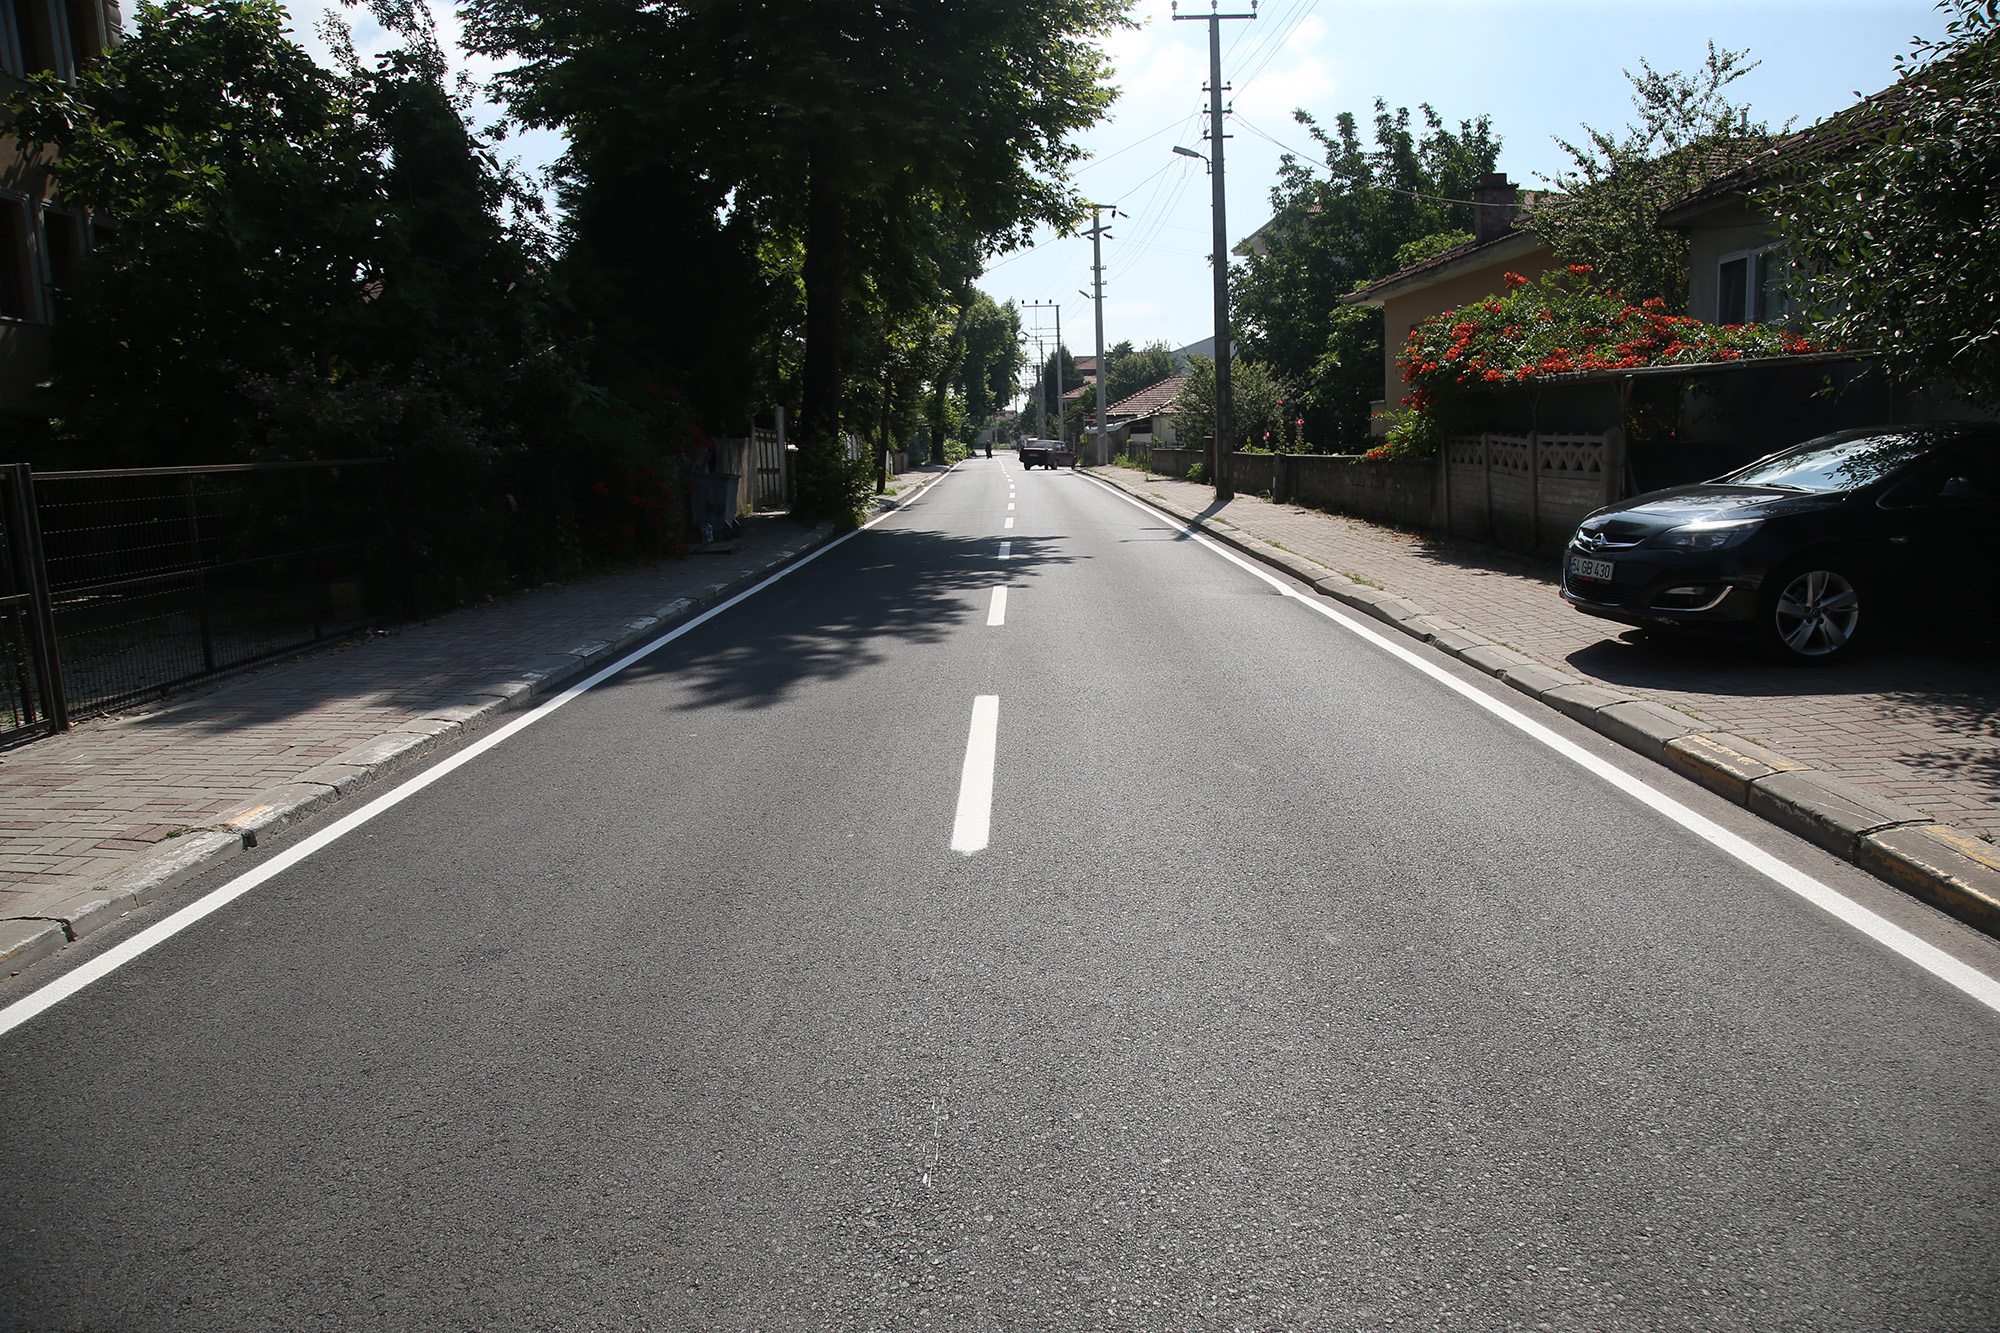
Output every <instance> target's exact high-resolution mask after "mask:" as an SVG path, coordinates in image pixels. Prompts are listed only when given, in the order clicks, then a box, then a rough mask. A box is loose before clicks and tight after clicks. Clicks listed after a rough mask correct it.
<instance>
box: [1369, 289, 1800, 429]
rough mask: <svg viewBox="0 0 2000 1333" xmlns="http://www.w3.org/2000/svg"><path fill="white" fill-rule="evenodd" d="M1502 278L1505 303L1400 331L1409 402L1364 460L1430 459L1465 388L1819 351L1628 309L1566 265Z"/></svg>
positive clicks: (1493, 299)
mask: <svg viewBox="0 0 2000 1333" xmlns="http://www.w3.org/2000/svg"><path fill="white" fill-rule="evenodd" d="M1504 276H1505V279H1506V283H1507V292H1506V294H1505V295H1503V296H1489V297H1487V298H1485V299H1484V300H1481V301H1474V302H1473V303H1472V304H1471V305H1468V306H1465V307H1463V308H1461V309H1458V310H1447V311H1445V312H1443V313H1442V314H1437V315H1433V316H1431V317H1430V318H1429V319H1427V320H1425V321H1424V322H1423V323H1421V324H1419V325H1417V327H1416V328H1414V329H1412V330H1410V339H1409V342H1408V343H1407V344H1406V345H1405V346H1404V348H1403V351H1402V354H1401V355H1400V356H1398V357H1397V358H1396V364H1397V365H1398V366H1399V367H1400V368H1401V369H1402V372H1403V382H1404V383H1405V384H1408V385H1410V386H1411V388H1410V392H1409V394H1408V395H1407V396H1406V397H1404V399H1403V408H1404V411H1403V412H1401V413H1398V414H1396V418H1395V422H1394V424H1393V425H1392V426H1391V427H1390V430H1389V440H1388V443H1386V444H1382V445H1377V446H1376V447H1375V448H1374V449H1373V450H1371V451H1370V452H1369V454H1368V456H1369V457H1370V458H1376V457H1381V458H1397V457H1419V456H1422V455H1425V454H1429V453H1431V452H1433V451H1434V450H1435V449H1436V447H1437V441H1438V439H1439V437H1440V435H1441V434H1442V426H1441V424H1440V421H1439V418H1440V415H1441V409H1442V408H1444V407H1445V406H1446V405H1447V404H1446V402H1445V401H1444V400H1449V399H1452V398H1454V397H1455V396H1456V392H1457V391H1458V390H1459V389H1461V388H1465V387H1471V386H1476V385H1481V384H1501V383H1507V382H1510V381H1515V382H1518V381H1523V380H1533V379H1537V378H1539V377H1542V376H1548V375H1564V374H1569V373H1572V372H1576V371H1585V370H1634V369H1637V368H1639V367H1640V366H1667V365H1693V364H1696V363H1698V362H1705V361H1735V360H1739V359H1741V358H1744V357H1766V356H1797V355H1799V354H1801V353H1804V352H1818V351H1824V350H1827V349H1826V348H1825V347H1823V346H1822V345H1820V344H1817V343H1812V342H1808V341H1807V340H1806V339H1805V338H1802V337H1800V336H1799V335H1798V334H1796V333H1794V332H1792V331H1791V330H1789V329H1782V328H1775V327H1771V326H1768V325H1763V324H1723V325H1716V324H1704V323H1703V322H1702V321H1700V320H1698V319H1693V318H1690V317H1689V316H1687V315H1670V314H1668V313H1667V312H1666V302H1664V301H1662V300H1660V299H1659V298H1658V297H1655V298H1653V299H1652V300H1650V301H1642V302H1640V303H1639V304H1637V305H1633V304H1631V303H1630V302H1628V301H1627V300H1626V299H1625V298H1624V297H1623V296H1621V295H1619V294H1618V293H1617V292H1613V291H1603V290H1599V289H1598V288H1597V287H1595V286H1593V285H1592V283H1591V277H1592V270H1591V267H1590V265H1588V264H1572V265H1571V266H1570V267H1569V268H1568V269H1567V270H1562V271H1551V272H1549V273H1547V274H1544V275H1543V276H1542V277H1541V278H1540V279H1539V280H1532V281H1531V280H1530V279H1528V278H1524V277H1522V276H1521V275H1520V274H1518V273H1508V274H1506V275H1504Z"/></svg>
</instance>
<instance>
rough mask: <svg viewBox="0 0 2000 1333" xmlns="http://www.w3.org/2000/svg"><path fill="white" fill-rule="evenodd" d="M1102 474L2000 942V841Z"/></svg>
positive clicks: (1104, 478)
mask: <svg viewBox="0 0 2000 1333" xmlns="http://www.w3.org/2000/svg"><path fill="white" fill-rule="evenodd" d="M1091 475H1092V476H1095V477H1097V479H1098V480H1099V481H1102V482H1104V483H1106V484H1107V485H1111V486H1115V487H1117V488H1118V489H1119V490H1121V491H1123V492H1125V493H1126V494H1127V495H1130V496H1132V497H1133V498H1135V499H1137V500H1140V501H1142V502H1144V503H1145V504H1147V505H1150V506H1152V507H1153V508H1155V509H1158V510H1160V511H1161V512H1162V513H1164V514H1167V515H1170V516H1171V517H1173V518H1176V519H1179V520H1180V521H1181V522H1183V523H1186V524H1187V525H1188V526H1189V527H1191V528H1197V529H1199V530H1200V531H1201V532H1202V533H1204V534H1205V535H1207V536H1210V537H1213V538H1215V539H1216V540H1217V541H1219V542H1222V543H1223V544H1224V545H1227V546H1231V547H1234V548H1235V549H1236V550H1238V551H1241V552H1242V553H1243V554H1244V555H1247V556H1250V557H1251V558H1252V559H1255V560H1259V561H1262V562H1263V563H1264V564H1267V565H1271V566H1273V567H1275V568H1277V569H1281V570H1283V571H1285V572H1286V573H1287V574H1290V575H1292V576H1293V577H1295V578H1298V579H1301V580H1303V581H1304V582H1305V583H1307V584H1309V585H1310V586H1312V587H1313V588H1315V589H1317V590H1318V591H1320V592H1322V593H1325V594H1326V595H1327V596H1328V597H1331V598H1332V599H1333V600H1335V601H1337V602H1340V603H1341V604H1343V605H1345V606H1348V607H1352V608H1353V609H1354V610H1357V611H1361V612H1363V613H1365V614H1367V615H1370V616H1373V617H1374V618H1375V619H1377V620H1380V621H1382V622H1384V623H1385V624H1389V625H1393V626H1395V627H1396V628H1397V629H1399V630H1401V631H1403V632H1404V633H1405V634H1408V635H1410V636H1411V637H1412V638H1416V639H1422V640H1423V641H1425V642H1426V643H1429V644H1430V645H1432V646H1433V647H1435V648H1438V649H1441V650H1442V651H1444V652H1446V653H1449V654H1450V655H1451V656H1453V657H1456V658H1457V659H1458V660H1459V661H1461V662H1464V663H1466V664H1468V665H1470V666H1475V667H1477V668H1479V669H1480V670H1481V671H1484V672H1485V673H1486V674H1487V675H1489V676H1495V677H1498V678H1499V679H1500V680H1503V681H1505V682H1506V683H1507V684H1508V685H1511V686H1513V687H1514V688H1515V689H1517V690H1519V691H1521V692H1522V693H1523V694H1526V695H1528V696H1529V697H1531V698H1534V699H1538V700H1540V701H1541V702H1542V703H1545V704H1547V705H1549V706H1550V707H1551V708H1555V709H1557V710H1559V711H1560V712H1562V713H1563V714H1564V715H1566V716H1568V717H1570V718H1572V719H1574V720H1576V721H1577V722H1580V723H1582V724H1583V725H1584V726H1586V727H1589V728H1590V729H1591V730H1593V731H1595V732H1598V733H1599V734H1601V735H1604V736H1607V737H1609V738H1610V739H1612V740H1614V741H1617V742H1618V743H1619V744H1620V745H1623V746H1625V747H1626V748H1627V749H1629V750H1633V751H1635V752H1637V753H1639V754H1642V755H1644V756H1645V757H1646V758H1648V759H1651V760H1654V761H1655V762H1658V763H1663V764H1665V765H1666V766H1667V767H1669V768H1671V769H1673V770H1674V771H1675V772H1677V773H1679V774H1681V775H1682V776H1683V777H1687V778H1691V779H1693V780H1694V781H1696V782H1699V783H1700V784H1701V785H1702V786H1704V787H1707V788H1708V789H1709V790H1710V791H1714V792H1717V793H1720V794H1721V795H1723V796H1726V797H1728V798H1729V799H1730V800H1732V801H1735V802H1736V803H1737V804H1738V805H1741V806H1744V807H1746V808H1747V809H1749V810H1750V811H1751V812H1752V813H1754V814H1757V815H1761V816H1763V817H1764V818H1765V819H1767V820H1769V821H1770V822H1771V823H1773V824H1776V825H1778V826H1779V827H1780V828H1783V829H1786V830H1788V831H1789V832H1792V833H1796V834H1798V835H1799V836H1800V837H1803V838H1807V839H1809V840H1810V841H1812V842H1815V843H1818V844H1819V845H1820V846H1821V847H1824V848H1826V849H1827V850H1828V851H1830V852H1832V853H1833V854H1834V855H1836V856H1839V857H1841V858H1842V859H1843V860H1847V861H1850V862H1852V863H1853V864H1855V865H1857V866H1860V867H1861V868H1862V869H1864V870H1866V871H1868V872H1870V873H1871V874H1873V875H1875V876H1877V877H1878V878H1880V879H1882V880H1885V881H1886V882H1888V883H1890V884H1893V885H1894V886H1896V887H1897V888H1899V889H1902V890H1903V891H1904V892H1906V893H1909V894H1911V895H1913V896H1915V897H1918V898H1921V899H1923V900H1924V901H1925V902H1927V903H1930V904H1931V905H1932V906H1934V907H1936V908H1939V909H1940V910H1942V911H1944V912H1947V913H1949V914H1950V915H1952V916H1954V917H1956V918H1958V919H1959V920H1960V921H1963V922H1965V924H1967V925H1969V926H1972V927H1974V928H1975V929H1978V930H1981V931H1984V932H1985V933H1987V934H1988V935H1993V936H1995V937H2000V848H1994V847H1992V846H1989V845H1988V844H1986V843H1985V842H1982V841H1981V840H1980V839H1978V838H1974V837H1970V836H1968V835H1966V834H1964V833H1961V832H1959V831H1958V830H1957V829H1953V828H1948V827H1946V826H1944V825H1942V824H1937V823H1934V822H1933V821H1932V820H1931V818H1930V816H1928V815H1926V814H1924V813H1923V812H1922V811H1921V810H1914V809H1911V808H1910V807H1908V806H1904V805H1898V804H1896V803H1895V802H1893V801H1886V800H1883V799H1882V798H1880V797H1878V796H1875V795H1874V794H1873V793H1870V792H1865V791H1862V790H1861V789H1860V788H1858V787H1854V786H1851V785H1850V784H1848V783H1845V782H1842V781H1841V780H1840V779H1839V778H1836V777H1834V776H1832V775H1831V774H1828V773H1822V772H1819V771H1817V770H1815V769H1813V768H1811V767H1810V766H1809V765H1806V764H1801V763H1799V762H1797V761H1796V760H1792V759H1788V758H1786V757H1785V756H1784V755H1782V754H1779V753H1777V752H1776V751H1773V750H1768V749H1765V748H1764V747H1763V746H1760V745H1756V744H1753V743H1751V742H1750V741H1747V740H1744V739H1743V738H1742V737H1740V736H1732V735H1730V734H1729V733H1727V732H1720V731H1709V730H1706V729H1704V727H1703V726H1702V724H1701V723H1700V722H1699V721H1697V720H1696V719H1694V718H1692V717H1689V716H1688V715H1687V714H1685V713H1681V712H1678V711H1676V710H1674V709H1671V708H1668V707H1666V706H1665V705H1663V704H1658V703H1654V702H1653V701H1651V700H1649V699H1638V698H1634V697H1632V696H1631V695H1627V694H1622V693H1620V692H1619V691H1617V690H1612V689H1607V688H1605V687H1604V686H1602V685H1599V684H1598V683H1597V682H1595V681H1587V680H1585V679H1584V678H1583V677H1581V676H1574V675H1570V674H1568V673H1567V672H1563V671H1559V670H1556V669H1555V668H1553V667H1549V666H1545V665H1543V664H1542V663H1540V662H1537V661H1534V660H1533V659H1532V658H1529V657H1528V656H1526V655H1525V654H1523V653H1517V652H1515V651H1514V650H1513V649H1511V648H1507V647H1505V646H1503V645H1501V644H1497V643H1494V642H1492V641H1491V640H1489V639H1486V638H1484V637H1482V636H1481V635H1479V634H1476V633H1474V632H1473V631H1471V630H1468V629H1465V628H1464V627H1462V626H1458V625H1453V624H1451V623H1449V622H1448V621H1445V620H1444V619H1442V618H1441V617H1437V616H1433V615H1431V614H1429V613H1428V612H1427V611H1425V610H1424V609H1423V608H1422V607H1420V606H1418V605H1416V604H1415V603H1414V602H1410V601H1407V600H1405V599H1404V598H1401V597H1397V596H1395V595H1394V594H1393V593H1389V592H1385V591H1383V590H1381V589H1379V588H1371V587H1368V586H1367V585H1365V584H1361V583H1356V582H1355V581H1354V580H1352V579H1349V578H1347V577H1346V576H1345V575H1341V574H1336V573H1334V572H1332V571H1331V570H1329V569H1327V568H1326V567H1325V566H1324V565H1320V564H1316V563H1314V562H1313V561H1310V560H1306V559H1304V558H1302V557H1300V556H1297V555H1294V554H1293V553H1292V552H1290V551H1287V550H1284V549H1282V548H1281V547H1277V546H1273V545H1271V544H1270V543H1269V542H1265V541H1261V540H1259V539H1258V538H1256V537H1253V536H1251V535H1250V534H1249V533H1247V532H1244V531H1243V530H1242V529H1240V528H1237V527H1234V526H1233V525H1231V524H1228V523H1220V522H1217V521H1216V520H1214V519H1208V518H1203V517H1202V516H1201V515H1199V514H1193V513H1189V512H1188V511H1186V510H1184V509H1182V508H1181V507H1180V506H1179V505H1176V504H1173V503H1171V502H1169V501H1166V500H1163V499H1161V498H1160V497H1159V496H1157V495H1153V494H1150V493H1147V492H1145V491H1141V490H1139V489H1137V488H1136V487H1133V486H1130V485H1127V484H1126V483H1124V482H1123V481H1121V480H1120V479H1119V478H1117V477H1108V476H1104V475H1102V474H1100V473H1097V472H1095V471H1092V472H1091Z"/></svg>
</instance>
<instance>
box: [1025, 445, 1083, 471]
mask: <svg viewBox="0 0 2000 1333" xmlns="http://www.w3.org/2000/svg"><path fill="white" fill-rule="evenodd" d="M1019 453H1020V455H1021V466H1022V467H1024V468H1031V467H1034V466H1035V465H1036V464H1037V463H1039V464H1041V465H1042V466H1043V467H1045V468H1049V469H1055V468H1059V467H1075V466H1076V450H1074V449H1072V448H1070V447H1069V446H1068V445H1066V444H1064V443H1063V442H1062V441H1061V440H1023V441H1021V443H1020V446H1019Z"/></svg>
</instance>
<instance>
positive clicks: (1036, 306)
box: [1021, 301, 1063, 440]
mask: <svg viewBox="0 0 2000 1333" xmlns="http://www.w3.org/2000/svg"><path fill="white" fill-rule="evenodd" d="M1021 308H1022V309H1024V310H1054V311H1055V312H1056V430H1057V432H1058V433H1060V432H1061V431H1062V395H1063V387H1062V302H1060V301H1023V302H1022V303H1021ZM1037 345H1038V346H1039V342H1038V344H1037ZM1048 378H1049V377H1048V376H1047V375H1046V374H1045V375H1043V376H1042V394H1041V397H1042V398H1046V397H1047V396H1048ZM1035 413H1036V417H1035V419H1036V421H1037V422H1039V423H1040V427H1041V429H1042V430H1043V431H1044V432H1046V430H1047V427H1048V420H1047V418H1046V417H1044V416H1043V415H1042V403H1041V400H1040V398H1038V399H1037V400H1036V403H1035ZM1037 438H1040V439H1044V440H1046V439H1049V438H1051V437H1050V436H1049V435H1048V434H1046V433H1044V434H1042V435H1040V436H1038V437H1037Z"/></svg>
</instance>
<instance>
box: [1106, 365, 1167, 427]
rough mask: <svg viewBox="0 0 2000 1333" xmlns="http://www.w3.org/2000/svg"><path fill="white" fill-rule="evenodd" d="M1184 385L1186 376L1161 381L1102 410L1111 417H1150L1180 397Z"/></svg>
mask: <svg viewBox="0 0 2000 1333" xmlns="http://www.w3.org/2000/svg"><path fill="white" fill-rule="evenodd" d="M1186 383H1187V376H1186V375H1175V376H1172V377H1171V378H1168V379H1163V380H1161V381H1160V382H1159V383H1158V384H1155V385H1153V386H1152V387H1151V388H1146V389H1141V390H1139V392H1137V393H1135V394H1133V395H1132V396H1131V397H1129V398H1121V399H1119V400H1118V401H1117V402H1115V403H1112V404H1110V405H1109V406H1108V407H1106V408H1105V409H1104V414H1105V415H1106V416H1111V417H1150V416H1152V415H1153V414H1154V413H1155V412H1158V411H1160V410H1162V409H1163V408H1165V407H1166V406H1167V404H1169V403H1171V402H1173V401H1174V399H1175V398H1176V397H1178V396H1179V395H1180V391H1181V385H1183V384H1186Z"/></svg>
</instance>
